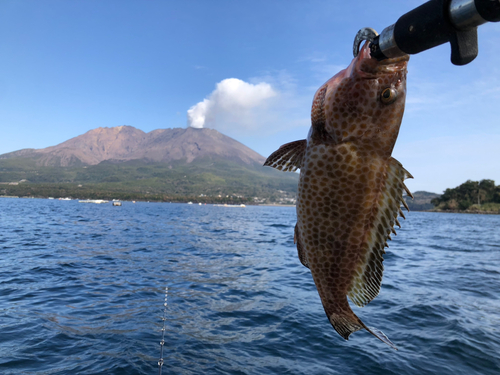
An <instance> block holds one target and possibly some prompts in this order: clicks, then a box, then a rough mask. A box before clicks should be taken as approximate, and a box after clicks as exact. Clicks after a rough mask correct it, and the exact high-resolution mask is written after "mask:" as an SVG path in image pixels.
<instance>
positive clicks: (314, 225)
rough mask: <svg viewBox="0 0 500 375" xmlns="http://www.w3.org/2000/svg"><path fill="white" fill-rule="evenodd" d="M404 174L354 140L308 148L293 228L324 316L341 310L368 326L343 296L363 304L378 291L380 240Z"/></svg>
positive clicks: (391, 218) (388, 159)
mask: <svg viewBox="0 0 500 375" xmlns="http://www.w3.org/2000/svg"><path fill="white" fill-rule="evenodd" d="M404 177H405V176H404V169H403V168H402V166H401V164H399V162H397V161H396V160H395V159H393V158H391V157H390V156H389V157H382V156H379V155H377V154H374V153H366V152H364V151H363V149H362V148H361V147H359V146H358V145H356V144H355V143H342V144H338V145H325V144H319V145H313V146H309V147H308V149H307V151H306V154H305V157H304V163H303V166H302V169H301V175H300V181H299V189H298V200H297V226H298V230H299V232H300V239H301V242H302V243H301V245H302V248H303V251H304V253H305V258H306V259H307V263H308V264H309V268H310V269H311V273H312V276H313V278H314V282H315V284H316V287H317V289H318V292H319V295H320V297H321V301H322V303H323V307H324V308H325V312H326V313H327V315H328V317H329V318H330V321H332V316H340V317H342V319H344V318H345V319H348V320H349V321H352V323H353V324H359V327H358V328H357V329H361V328H366V327H364V324H363V323H361V321H360V320H359V319H358V318H357V317H356V316H355V315H354V313H353V312H352V310H351V308H350V307H349V304H348V302H347V295H349V297H350V298H351V300H353V302H355V303H356V304H357V305H359V306H363V305H365V304H366V303H368V302H369V301H371V300H372V299H373V298H375V296H376V295H377V294H378V292H379V290H380V283H381V279H382V272H383V267H382V261H383V258H382V255H383V254H384V253H385V251H384V244H385V241H386V239H387V237H389V235H390V232H391V229H392V227H393V225H394V220H395V218H396V216H397V214H398V211H399V204H400V203H399V202H400V199H401V197H402V186H403V179H404ZM358 321H359V323H357V322H358ZM332 324H333V323H332ZM334 327H335V326H334ZM354 328H356V327H354ZM354 328H352V327H351V331H355V330H357V329H354ZM335 329H337V328H336V327H335ZM337 331H338V329H337ZM339 333H340V332H339ZM347 336H348V335H347Z"/></svg>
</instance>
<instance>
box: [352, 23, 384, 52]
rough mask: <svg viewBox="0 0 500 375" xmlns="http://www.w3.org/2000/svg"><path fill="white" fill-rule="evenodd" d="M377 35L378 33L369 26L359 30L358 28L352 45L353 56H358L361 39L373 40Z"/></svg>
mask: <svg viewBox="0 0 500 375" xmlns="http://www.w3.org/2000/svg"><path fill="white" fill-rule="evenodd" d="M377 36H378V33H377V32H376V31H375V30H374V29H372V28H371V27H363V28H362V29H361V30H359V31H358V33H357V34H356V37H355V38H354V45H353V46H352V53H353V55H354V57H356V56H358V54H359V46H360V45H361V43H362V42H363V40H367V41H369V42H373V41H374V40H375V38H376V37H377Z"/></svg>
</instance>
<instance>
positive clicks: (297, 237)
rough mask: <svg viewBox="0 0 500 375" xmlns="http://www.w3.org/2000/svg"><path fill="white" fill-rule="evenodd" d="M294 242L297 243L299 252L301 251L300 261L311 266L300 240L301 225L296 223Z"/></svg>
mask: <svg viewBox="0 0 500 375" xmlns="http://www.w3.org/2000/svg"><path fill="white" fill-rule="evenodd" d="M293 243H295V244H297V252H298V253H299V260H300V263H302V264H303V265H304V267H307V268H309V263H308V262H307V257H306V253H305V250H304V247H303V246H302V242H301V241H300V233H299V227H298V226H297V224H295V233H294V235H293Z"/></svg>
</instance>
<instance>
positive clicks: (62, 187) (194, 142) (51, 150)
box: [0, 126, 298, 203]
mask: <svg viewBox="0 0 500 375" xmlns="http://www.w3.org/2000/svg"><path fill="white" fill-rule="evenodd" d="M264 161H265V158H264V157H263V156H261V155H259V154H258V153H257V152H255V151H253V150H251V149H250V148H248V147H246V146H244V145H243V144H241V143H240V142H238V141H236V140H234V139H232V138H230V137H227V136H225V135H224V134H221V133H219V132H218V131H216V130H213V129H206V128H205V129H194V128H187V129H182V128H174V129H157V130H153V131H151V132H149V133H145V132H143V131H142V130H139V129H136V128H134V127H132V126H121V127H114V128H97V129H92V130H90V131H88V132H87V133H85V134H82V135H80V136H78V137H74V138H71V139H69V140H67V141H65V142H62V143H60V144H58V145H56V146H51V147H47V148H44V149H38V150H37V149H22V150H18V151H14V152H11V153H8V154H3V155H0V195H4V196H5V195H15V196H32V197H64V196H73V197H79V198H89V199H97V198H112V197H113V198H116V197H119V198H121V199H144V200H164V201H167V200H168V201H184V200H192V199H194V198H195V197H196V199H204V202H219V203H223V202H226V203H228V202H229V203H231V202H236V201H237V202H240V203H280V202H282V203H291V202H294V199H295V198H294V197H295V194H296V191H297V181H298V174H296V173H283V172H280V171H277V170H275V169H273V168H267V167H263V163H264ZM200 197H203V198H200Z"/></svg>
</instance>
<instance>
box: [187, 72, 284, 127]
mask: <svg viewBox="0 0 500 375" xmlns="http://www.w3.org/2000/svg"><path fill="white" fill-rule="evenodd" d="M276 95H277V92H276V91H275V90H273V88H272V87H271V85H270V84H268V83H265V82H261V83H258V84H255V85H254V84H251V83H247V82H244V81H242V80H240V79H237V78H228V79H225V80H222V81H221V82H219V83H218V84H217V86H216V88H215V90H214V91H212V93H211V94H210V95H209V96H208V97H207V98H205V99H203V101H201V102H199V103H198V104H196V105H194V106H192V107H191V108H189V110H188V111H187V118H188V126H191V127H193V128H203V127H205V126H206V127H210V128H214V129H215V128H217V129H219V130H226V128H228V127H230V126H235V125H237V126H241V127H244V128H245V127H246V128H249V127H251V124H252V122H254V121H256V120H257V119H256V114H257V112H258V111H259V109H262V108H263V107H265V106H266V103H267V101H268V99H270V98H273V97H275V96H276Z"/></svg>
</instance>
